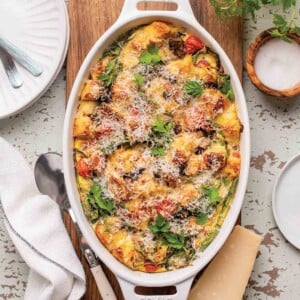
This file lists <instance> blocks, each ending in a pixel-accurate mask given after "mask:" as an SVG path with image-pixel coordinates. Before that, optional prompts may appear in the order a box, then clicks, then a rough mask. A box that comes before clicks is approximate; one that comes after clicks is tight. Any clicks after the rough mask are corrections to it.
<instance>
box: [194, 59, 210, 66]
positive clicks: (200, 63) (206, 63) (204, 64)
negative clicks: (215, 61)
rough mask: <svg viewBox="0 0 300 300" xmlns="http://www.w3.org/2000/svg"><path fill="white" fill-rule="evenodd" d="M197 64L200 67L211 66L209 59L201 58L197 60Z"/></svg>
mask: <svg viewBox="0 0 300 300" xmlns="http://www.w3.org/2000/svg"><path fill="white" fill-rule="evenodd" d="M196 66H197V67H199V68H206V67H209V66H210V64H209V62H208V61H207V60H205V59H201V60H199V61H198V62H197V64H196Z"/></svg>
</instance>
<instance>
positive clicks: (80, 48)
mask: <svg viewBox="0 0 300 300" xmlns="http://www.w3.org/2000/svg"><path fill="white" fill-rule="evenodd" d="M181 1H185V0H181ZM190 2H191V4H192V7H193V10H194V14H195V16H196V18H197V19H198V21H199V22H200V24H201V25H202V26H204V27H205V28H206V29H207V30H208V31H209V32H210V33H211V34H212V35H213V36H214V38H215V39H216V40H217V41H218V42H219V43H220V44H221V46H222V47H223V48H224V50H225V51H226V52H227V54H228V56H229V58H230V59H231V60H232V62H233V64H234V66H235V68H236V70H237V72H238V75H239V77H240V78H242V71H243V65H242V57H243V36H242V34H243V23H242V19H241V18H236V19H234V20H222V21H221V20H219V19H218V18H217V17H216V15H215V12H214V9H213V8H212V7H211V5H210V4H209V0H190ZM122 5H123V0H69V8H68V9H69V17H70V27H71V38H70V46H69V52H68V56H67V78H66V80H67V91H66V93H67V98H68V96H69V93H70V91H71V88H72V85H73V82H74V80H75V77H76V75H77V72H78V70H79V68H80V66H81V64H82V62H83V60H84V58H85V56H86V54H87V53H88V51H89V50H90V48H91V47H92V46H93V44H94V43H95V41H96V40H97V39H98V38H99V37H100V36H101V35H102V34H103V33H104V32H105V31H106V30H107V29H108V28H109V27H110V26H111V25H112V24H113V23H114V22H115V20H116V19H117V17H118V16H119V13H120V11H121V8H122ZM156 5H157V4H156ZM149 6H150V5H149V4H145V5H144V8H146V9H147V8H149ZM151 8H153V7H151ZM160 8H163V9H166V8H168V4H167V3H164V4H162V6H160ZM64 219H65V224H66V227H67V229H68V231H69V234H70V236H71V240H72V242H73V245H74V247H75V249H76V252H77V254H78V256H79V259H80V260H81V262H82V264H83V266H84V269H85V272H86V276H87V291H86V294H85V296H84V297H83V299H85V300H99V299H102V298H101V296H100V294H99V292H98V290H97V286H96V283H95V282H94V279H93V277H92V274H91V272H90V270H89V267H88V265H87V263H86V261H85V258H84V256H83V254H82V253H81V251H80V247H79V244H78V238H77V235H76V231H75V228H74V227H73V224H72V222H71V220H70V218H69V217H68V216H66V215H65V218H64ZM103 268H104V270H105V273H106V274H107V276H108V278H109V281H110V282H111V284H112V286H113V288H114V290H115V293H116V295H117V298H118V299H124V298H123V295H122V292H121V290H120V288H119V284H118V283H117V281H116V279H115V277H114V275H113V274H112V273H111V272H110V271H109V270H108V269H107V268H106V267H105V265H104V266H103ZM126 300H130V299H126Z"/></svg>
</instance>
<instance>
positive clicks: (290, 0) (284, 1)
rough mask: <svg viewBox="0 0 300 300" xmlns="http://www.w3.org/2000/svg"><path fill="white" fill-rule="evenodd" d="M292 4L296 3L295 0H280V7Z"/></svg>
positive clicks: (284, 7)
mask: <svg viewBox="0 0 300 300" xmlns="http://www.w3.org/2000/svg"><path fill="white" fill-rule="evenodd" d="M293 5H296V0H282V7H283V9H284V10H287V9H289V8H291V7H292V6H293Z"/></svg>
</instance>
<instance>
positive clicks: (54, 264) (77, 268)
mask: <svg viewBox="0 0 300 300" xmlns="http://www.w3.org/2000/svg"><path fill="white" fill-rule="evenodd" d="M0 201H1V204H2V210H3V212H4V217H5V225H6V228H7V231H8V233H9V235H10V237H11V239H12V241H13V243H14V244H15V246H16V248H17V250H18V251H19V253H20V255H21V256H22V257H23V259H24V260H25V262H26V263H27V265H28V266H29V267H30V274H29V278H28V283H27V287H26V291H25V299H28V300H32V299H39V300H63V299H70V300H73V299H74V300H75V299H76V300H77V299H80V298H81V297H82V295H83V294H84V292H85V274H84V271H83V268H82V265H81V263H80V262H79V260H78V258H77V256H76V254H75V251H74V248H73V246H72V243H71V241H70V238H69V236H68V234H67V231H66V229H65V227H64V224H63V222H62V218H61V214H60V210H59V207H58V205H57V204H56V203H55V202H54V201H53V200H51V199H50V198H49V197H48V196H44V195H41V194H40V193H39V192H38V189H37V187H36V184H35V180H34V176H33V172H32V170H31V169H30V168H29V166H28V165H27V163H26V161H25V160H24V158H23V157H22V156H21V154H20V153H19V152H17V151H16V150H15V149H14V148H13V147H12V146H10V145H9V144H8V143H7V142H6V141H5V140H4V139H2V138H1V137H0Z"/></svg>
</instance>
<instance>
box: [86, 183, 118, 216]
mask: <svg viewBox="0 0 300 300" xmlns="http://www.w3.org/2000/svg"><path fill="white" fill-rule="evenodd" d="M87 200H88V201H89V203H90V204H92V205H95V204H96V206H97V208H99V209H100V211H102V212H107V213H109V214H111V213H112V212H113V210H114V204H113V201H112V200H111V199H108V198H105V197H104V196H103V192H102V188H101V186H100V185H98V184H97V183H96V182H94V183H93V185H92V187H91V189H90V192H89V194H88V195H87Z"/></svg>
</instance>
